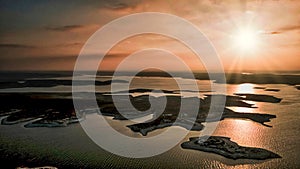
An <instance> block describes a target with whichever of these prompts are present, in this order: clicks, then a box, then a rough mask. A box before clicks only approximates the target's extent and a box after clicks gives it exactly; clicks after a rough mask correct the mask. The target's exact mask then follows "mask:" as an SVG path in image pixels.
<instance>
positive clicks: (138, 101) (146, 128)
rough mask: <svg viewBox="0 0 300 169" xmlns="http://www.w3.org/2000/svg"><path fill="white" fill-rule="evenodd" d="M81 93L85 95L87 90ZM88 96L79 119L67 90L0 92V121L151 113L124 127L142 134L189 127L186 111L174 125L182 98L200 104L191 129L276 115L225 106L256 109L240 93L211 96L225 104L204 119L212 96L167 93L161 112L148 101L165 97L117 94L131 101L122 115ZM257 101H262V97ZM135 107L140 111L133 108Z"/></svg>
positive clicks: (46, 123)
mask: <svg viewBox="0 0 300 169" xmlns="http://www.w3.org/2000/svg"><path fill="white" fill-rule="evenodd" d="M82 94H83V95H87V96H88V93H82ZM79 96H80V94H79ZM87 96H85V98H83V99H80V98H78V99H79V100H78V101H79V103H80V105H78V107H79V108H80V110H79V111H80V112H81V114H77V116H79V115H82V117H80V116H79V118H78V117H77V116H76V114H75V110H74V106H73V100H72V97H71V94H68V93H62V94H59V93H23V94H20V93H19V94H18V93H7V94H0V98H1V100H2V102H0V106H1V111H0V116H4V115H7V117H6V118H4V119H2V121H1V124H3V125H9V124H17V123H20V122H26V121H30V120H34V119H39V118H40V119H39V120H36V121H34V122H31V123H28V124H26V125H25V127H59V126H60V127H63V126H67V125H68V124H71V123H76V122H79V121H80V120H84V116H85V114H91V113H98V114H101V115H104V116H111V117H113V119H115V120H128V119H135V118H139V117H144V116H146V115H149V114H153V115H154V118H153V119H152V120H150V121H147V122H144V123H140V124H133V125H129V126H127V127H129V128H130V129H131V130H132V131H134V132H140V133H141V134H143V135H146V134H147V133H148V132H150V131H153V130H156V129H160V128H164V127H169V126H171V125H177V126H181V127H183V128H186V127H187V126H190V125H191V123H193V120H191V119H193V117H190V115H189V114H190V113H189V110H185V112H183V113H184V116H183V117H179V120H178V121H179V122H178V123H176V124H174V123H175V120H176V119H177V117H178V114H179V110H180V106H181V101H182V99H189V100H188V101H189V102H191V101H192V102H199V103H200V107H199V110H198V115H197V117H196V119H194V121H195V123H194V125H193V128H192V130H198V131H199V130H202V129H203V125H202V124H201V123H203V122H205V121H211V122H212V121H218V120H223V119H226V118H239V119H246V120H247V119H248V120H251V121H254V122H257V123H260V124H262V125H265V126H268V127H270V126H269V125H267V124H265V123H266V122H269V121H270V119H272V118H275V117H276V116H275V115H270V114H260V113H243V112H234V111H232V110H230V109H228V108H226V107H227V106H229V107H230V106H237V107H249V108H255V107H253V105H252V104H248V103H246V102H243V100H245V99H247V97H246V98H244V97H242V96H226V95H214V96H215V97H216V98H222V97H223V98H226V103H225V106H226V107H225V109H224V111H223V114H222V116H221V117H219V118H218V117H210V118H207V117H208V112H209V110H210V106H211V98H212V96H213V95H206V97H205V98H204V99H199V98H182V97H181V96H166V97H165V98H166V99H167V105H166V108H165V109H164V111H163V112H162V114H156V112H157V110H156V108H157V107H155V106H153V107H151V105H150V102H149V100H150V99H152V100H154V101H155V102H156V103H158V104H160V103H162V99H164V97H153V96H149V95H141V96H138V97H133V96H130V95H129V96H128V95H117V98H118V99H120V100H124V99H127V98H129V99H130V102H131V104H132V105H133V107H131V108H130V107H129V106H128V104H127V103H125V104H124V103H121V105H119V106H120V107H119V108H121V110H122V114H120V113H119V111H118V110H117V108H116V107H115V105H114V103H113V100H112V96H111V95H103V94H96V98H97V102H98V106H99V107H93V105H91V104H90V101H89V100H88V99H86V97H87ZM264 97H265V96H264ZM250 99H251V98H250ZM258 100H260V101H261V99H258ZM183 101H184V100H183ZM267 101H269V100H267ZM218 104H219V103H214V105H213V106H220V105H218ZM135 109H137V110H139V111H136V110H135ZM99 110H100V111H99Z"/></svg>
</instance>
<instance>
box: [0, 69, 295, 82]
mask: <svg viewBox="0 0 300 169" xmlns="http://www.w3.org/2000/svg"><path fill="white" fill-rule="evenodd" d="M76 73H77V75H92V73H91V72H89V71H82V72H76ZM175 73H176V75H177V77H182V78H190V77H189V76H188V74H187V73H184V72H175ZM113 74H114V72H112V71H101V72H97V75H98V76H112V75H113ZM128 75H132V73H131V72H122V74H121V76H128ZM72 76H73V72H72V71H48V72H47V71H46V72H39V71H34V72H3V71H2V72H1V71H0V82H17V81H24V80H27V79H29V78H41V79H46V78H55V77H72ZM136 76H141V77H143V76H146V77H171V75H170V74H169V73H167V72H161V71H147V72H145V71H143V72H140V73H138V74H137V75H136ZM222 76H223V75H222V74H221V73H213V76H211V77H213V79H210V76H209V75H208V74H207V73H198V72H195V73H194V77H195V78H196V79H198V80H213V81H215V82H216V83H224V82H225V81H223V78H222ZM225 77H226V83H227V84H241V83H254V84H288V85H299V84H300V75H288V74H285V75H282V74H281V75H280V74H269V73H264V74H262V73H253V74H243V73H225Z"/></svg>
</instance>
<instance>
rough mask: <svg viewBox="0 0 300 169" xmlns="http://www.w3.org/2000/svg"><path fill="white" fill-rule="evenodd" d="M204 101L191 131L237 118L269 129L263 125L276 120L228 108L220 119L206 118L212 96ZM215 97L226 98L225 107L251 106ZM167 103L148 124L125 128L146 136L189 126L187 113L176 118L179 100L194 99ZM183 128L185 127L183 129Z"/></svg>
mask: <svg viewBox="0 0 300 169" xmlns="http://www.w3.org/2000/svg"><path fill="white" fill-rule="evenodd" d="M206 96H207V97H205V98H204V99H199V100H198V101H199V102H200V107H199V111H198V115H197V118H196V119H195V120H194V121H195V125H194V126H193V128H192V130H202V128H203V127H200V124H201V123H203V122H206V121H207V122H214V121H219V120H224V119H226V118H238V119H245V120H251V121H253V122H257V123H260V124H262V125H264V126H267V127H271V126H270V125H267V124H265V123H266V122H270V120H271V119H272V118H276V116H275V115H271V114H260V113H244V112H234V111H232V110H230V109H228V108H226V107H225V108H224V111H223V114H222V116H221V117H219V118H218V117H215V118H208V113H209V110H210V106H211V97H212V96H213V95H206ZM214 96H215V97H226V103H225V106H238V107H250V108H255V107H252V104H248V103H245V102H242V101H241V100H243V99H244V98H243V97H240V96H226V95H214ZM167 99H168V101H169V100H171V101H172V104H171V106H167V107H166V109H165V110H164V112H163V113H162V114H161V115H160V116H159V117H158V118H155V117H154V119H152V120H149V121H148V122H144V123H138V124H133V125H128V126H127V127H128V128H130V129H131V130H132V131H134V132H140V133H141V134H142V135H147V133H148V132H151V131H153V130H156V129H161V128H164V127H169V126H172V124H173V125H176V126H181V127H184V126H185V125H184V124H185V123H186V124H189V122H190V121H192V120H191V119H193V117H190V116H189V113H188V112H186V113H185V114H184V115H185V116H184V117H178V110H179V108H180V107H179V106H180V102H181V99H194V98H181V97H179V96H178V97H176V96H167ZM214 106H219V105H218V103H215V104H214ZM177 118H179V119H181V123H180V124H175V120H176V119H177ZM184 128H185V127H184Z"/></svg>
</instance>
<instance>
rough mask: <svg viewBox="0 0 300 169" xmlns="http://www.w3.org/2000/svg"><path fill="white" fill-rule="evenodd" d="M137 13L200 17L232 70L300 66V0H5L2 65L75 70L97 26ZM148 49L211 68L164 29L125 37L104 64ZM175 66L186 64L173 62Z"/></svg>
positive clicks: (0, 18) (0, 28) (0, 8)
mask: <svg viewBox="0 0 300 169" xmlns="http://www.w3.org/2000/svg"><path fill="white" fill-rule="evenodd" d="M137 12H163V13H170V14H174V15H177V16H180V17H183V18H185V19H187V20H188V21H190V22H191V23H193V24H195V25H196V26H197V27H199V29H200V30H201V31H202V32H203V33H204V34H205V35H206V36H207V37H208V38H209V39H210V40H211V42H212V43H213V44H214V46H215V48H216V51H217V52H218V54H219V56H220V58H221V60H222V63H223V65H224V69H225V70H226V71H251V70H263V71H276V70H300V64H299V63H300V1H297V0H248V1H246V0H245V1H243V0H201V1H200V0H198V1H196V0H190V1H185V0H179V1H170V0H167V1H160V0H151V1H150V0H131V1H129V0H122V1H121V0H110V1H109V0H106V1H104V0H100V1H96V0H95V1H94V0H89V1H79V0H74V1H45V0H40V1H33V0H28V1H2V0H0V54H1V55H0V70H72V69H73V66H74V63H75V61H76V57H77V56H78V54H79V52H80V50H81V48H82V47H83V45H84V43H85V42H86V41H87V40H88V38H89V37H90V36H91V35H92V34H93V33H94V32H95V31H96V30H98V29H99V28H101V27H102V26H103V25H105V24H107V23H108V22H110V21H112V20H113V19H116V18H118V17H121V16H125V15H128V14H132V13H137ZM145 22H147V21H145ZM174 29H180V27H176V26H174ZM182 31H184V30H182ZM199 45H201V44H199ZM145 48H162V49H165V50H169V51H171V52H173V53H175V54H177V55H178V56H180V57H181V58H182V59H183V60H184V61H185V62H186V63H187V64H188V65H189V66H190V67H191V68H192V69H193V70H204V67H203V65H202V64H201V62H200V61H199V60H198V59H197V57H196V56H195V55H194V54H193V52H191V51H190V50H189V49H188V48H187V47H185V46H184V45H182V44H181V43H180V42H178V41H176V40H173V39H171V38H167V37H163V36H159V35H140V36H136V37H131V38H129V39H126V40H124V41H122V42H121V43H119V44H117V45H116V46H115V47H114V48H113V49H112V50H111V51H110V53H109V54H108V55H107V56H106V57H105V60H104V61H103V63H101V66H100V68H101V70H113V69H114V68H115V67H116V66H117V65H118V63H119V62H121V61H122V59H124V58H125V57H126V56H127V55H129V54H130V53H132V52H135V51H138V50H141V49H145ZM162 57H163V56H162ZM89 59H90V61H91V62H93V61H94V60H95V58H93V57H90V58H89ZM145 61H147V62H151V60H145ZM87 69H88V63H87ZM127 69H128V70H131V69H134V65H133V66H132V67H131V66H128V68H127ZM170 69H174V70H180V68H174V67H172V63H170Z"/></svg>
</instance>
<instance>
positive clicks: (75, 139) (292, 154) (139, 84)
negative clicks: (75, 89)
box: [0, 76, 300, 168]
mask: <svg viewBox="0 0 300 169" xmlns="http://www.w3.org/2000/svg"><path fill="white" fill-rule="evenodd" d="M82 78H83V79H86V78H89V77H87V76H83V77H82ZM63 79H68V78H63ZM98 79H99V80H107V79H110V77H104V78H103V77H98ZM177 80H181V81H183V83H184V84H185V85H189V80H188V79H181V78H178V79H177ZM197 83H198V86H199V89H200V90H201V91H209V90H210V84H211V81H197ZM120 85H121V84H120ZM255 86H263V87H267V88H276V89H280V91H279V92H272V91H264V90H263V89H254V87H255ZM131 88H151V89H161V90H162V89H164V90H177V89H178V86H177V85H176V81H174V80H173V79H171V78H161V77H137V78H135V79H134V80H133V81H132V84H131ZM86 89H87V88H85V87H82V91H86ZM96 90H97V91H99V92H102V91H109V90H110V87H109V86H100V87H96ZM120 90H124V89H122V87H121V86H120ZM12 91H14V92H70V91H71V87H67V86H57V87H51V88H21V89H2V90H0V92H12ZM211 93H214V92H201V93H200V97H203V96H204V94H211ZM233 93H259V94H268V95H274V96H276V97H279V98H282V99H283V100H282V101H281V103H277V104H273V103H262V102H251V103H255V105H256V106H257V107H258V108H240V107H230V108H231V109H232V110H234V111H238V112H255V113H267V114H274V115H276V116H277V118H275V119H272V120H271V122H269V123H268V124H269V125H271V126H273V127H272V128H268V127H265V126H263V125H260V124H258V123H255V122H252V121H247V120H237V119H226V120H223V121H221V122H220V123H219V125H218V127H217V129H216V131H215V132H214V135H219V136H226V137H230V138H231V140H233V141H235V142H237V143H238V144H240V145H244V146H253V147H261V148H265V149H268V150H271V151H273V152H275V153H277V154H279V155H281V156H282V158H281V159H272V160H265V161H257V160H231V159H227V158H224V157H222V156H219V155H215V154H212V153H204V152H199V151H194V150H183V149H182V148H181V147H180V145H177V146H176V147H174V148H173V149H171V150H169V151H168V152H166V153H163V154H161V155H158V156H155V157H151V158H146V159H128V158H123V157H118V156H116V155H113V154H110V153H108V152H106V151H104V150H102V149H100V148H98V147H97V146H96V145H95V144H93V142H92V141H91V140H89V139H88V138H87V137H86V135H85V134H84V133H83V131H82V129H81V128H80V125H79V124H75V125H71V126H68V127H66V128H30V129H26V128H24V127H22V125H23V124H17V125H13V126H3V125H1V126H0V128H1V129H0V130H1V132H0V133H1V139H2V140H1V141H2V142H4V143H6V142H7V145H9V146H8V147H9V148H10V149H12V150H13V149H16V150H18V151H20V149H21V151H22V150H23V151H27V152H29V154H30V153H32V154H33V155H34V154H36V155H38V156H49V154H54V155H55V157H51V158H53V160H57V161H58V162H59V161H60V160H61V158H63V159H64V160H63V161H62V162H64V163H76V162H77V163H80V164H85V163H86V164H91V165H98V166H105V167H111V166H114V165H117V166H124V165H126V166H127V167H130V166H131V167H136V166H141V167H147V168H149V167H153V168H158V167H160V168H164V167H172V168H183V167H189V168H299V167H300V157H299V156H300V153H299V152H300V144H299V143H300V138H299V136H300V125H299V124H300V116H299V115H300V101H299V98H300V90H297V89H296V88H294V87H293V86H288V85H281V84H276V85H274V84H266V85H256V84H239V85H230V84H229V85H227V94H230V95H231V94H233ZM139 94H140V93H135V94H134V95H139ZM183 95H184V96H186V97H189V96H193V95H195V93H194V92H184V93H183ZM92 116H97V115H91V117H88V118H92ZM111 124H112V126H113V127H114V128H115V129H116V130H118V131H120V132H122V133H123V134H126V135H129V136H131V137H142V136H141V135H140V134H137V133H133V132H132V131H131V130H129V129H128V128H126V127H125V126H126V125H127V124H131V123H130V122H127V121H116V120H111ZM172 128H174V129H176V130H184V129H182V128H180V127H172ZM176 130H174V131H176ZM162 131H164V129H162V130H157V131H154V132H152V133H150V134H149V136H153V135H156V134H159V133H160V132H162ZM174 134H176V132H174ZM198 135H199V132H190V133H189V135H188V136H187V137H186V139H184V140H183V141H186V140H187V139H188V137H194V136H198ZM8 142H10V144H8ZM14 143H15V144H16V145H14ZM4 145H5V144H4ZM23 145H27V146H26V147H23ZM20 147H21V148H20ZM58 152H60V153H58Z"/></svg>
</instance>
